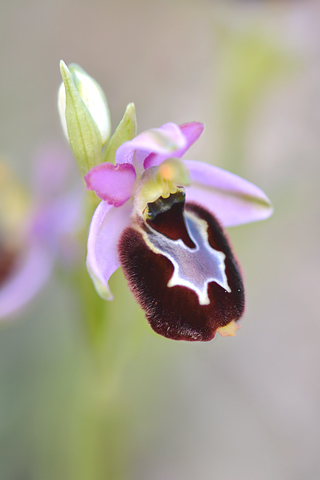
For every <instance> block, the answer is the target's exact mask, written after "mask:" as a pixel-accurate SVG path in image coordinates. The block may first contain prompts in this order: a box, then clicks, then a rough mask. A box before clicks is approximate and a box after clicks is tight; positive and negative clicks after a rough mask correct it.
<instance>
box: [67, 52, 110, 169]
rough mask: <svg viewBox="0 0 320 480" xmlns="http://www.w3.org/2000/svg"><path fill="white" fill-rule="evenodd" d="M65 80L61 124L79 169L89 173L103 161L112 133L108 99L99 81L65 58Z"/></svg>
mask: <svg viewBox="0 0 320 480" xmlns="http://www.w3.org/2000/svg"><path fill="white" fill-rule="evenodd" d="M60 71H61V75H62V80H63V83H62V85H61V86H60V89H59V94H58V109H59V114H60V119H61V124H62V127H63V129H64V132H65V134H66V136H67V138H68V139H69V142H70V146H71V148H72V151H73V154H74V156H75V158H76V160H77V162H78V165H79V168H80V170H81V172H82V174H83V175H85V174H86V173H87V172H88V170H90V168H92V167H94V166H95V165H98V164H99V163H101V161H102V157H101V151H102V147H103V145H104V144H105V143H106V142H107V140H108V138H109V135H110V128H111V126H110V118H109V109H108V105H107V101H106V98H105V96H104V94H103V91H102V90H101V88H100V86H99V85H98V83H97V82H96V81H95V80H94V79H93V78H91V77H90V76H89V75H88V74H87V73H86V72H84V70H82V69H81V68H80V67H79V66H77V65H70V68H68V67H67V66H66V64H65V63H64V62H63V61H61V62H60Z"/></svg>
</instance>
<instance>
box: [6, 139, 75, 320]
mask: <svg viewBox="0 0 320 480" xmlns="http://www.w3.org/2000/svg"><path fill="white" fill-rule="evenodd" d="M72 168H73V160H72V158H70V157H68V156H67V155H66V153H65V151H64V150H63V149H60V148H58V147H56V146H54V147H50V148H46V149H44V150H43V151H41V152H39V155H38V156H37V159H36V162H35V169H34V175H33V185H32V199H31V204H30V205H28V206H27V207H25V211H26V213H25V215H24V218H23V219H21V222H20V223H19V225H18V226H17V227H16V228H15V233H14V235H11V237H10V236H9V238H8V236H6V235H5V234H6V232H0V318H1V319H3V318H6V317H9V316H11V315H12V314H14V313H16V312H17V311H19V310H20V309H22V308H23V307H24V306H25V305H26V304H27V303H28V302H29V301H30V300H31V299H32V298H33V297H34V296H35V295H36V294H37V293H38V292H39V291H40V289H41V288H42V287H43V286H44V284H45V283H46V281H47V280H48V278H49V277H50V275H51V273H52V270H53V267H54V264H55V262H56V261H57V260H62V263H63V264H64V265H68V264H69V265H71V264H72V263H73V262H74V261H75V260H76V258H77V241H76V234H77V232H78V231H79V229H80V227H81V224H82V221H81V215H82V193H81V185H79V186H74V187H72V188H71V189H70V180H71V173H72V170H71V169H72ZM7 188H8V189H9V190H10V186H7ZM68 189H69V190H70V191H69V192H68ZM7 210H8V209H7ZM6 213H7V214H8V215H9V216H10V205H9V211H7V212H6ZM0 215H1V210H0ZM0 225H1V223H0Z"/></svg>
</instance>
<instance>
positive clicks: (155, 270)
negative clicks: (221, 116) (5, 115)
mask: <svg viewBox="0 0 320 480" xmlns="http://www.w3.org/2000/svg"><path fill="white" fill-rule="evenodd" d="M202 131H203V125H202V124H200V123H196V122H192V123H188V124H184V125H180V126H178V125H176V124H174V123H167V124H165V125H163V126H162V127H160V128H157V129H151V130H147V131H145V132H143V133H141V134H139V135H137V136H136V137H135V138H134V139H133V140H131V141H128V142H125V143H123V144H122V145H121V146H120V147H119V148H118V150H117V152H116V164H115V165H113V164H110V163H102V164H101V165H98V166H96V167H94V168H92V169H91V170H90V171H89V172H88V173H87V175H86V177H85V181H86V183H87V188H88V189H89V190H94V191H95V193H96V194H97V195H98V197H100V198H101V199H102V202H101V203H100V204H99V206H98V207H97V209H96V212H95V213H94V216H93V218H92V222H91V226H90V232H89V238H88V253H87V267H88V271H89V273H90V275H91V277H92V279H93V281H94V283H95V286H96V288H97V290H98V292H99V293H100V295H102V296H103V297H105V298H107V299H112V294H111V292H110V289H109V285H108V282H109V278H110V276H111V275H112V273H113V272H114V271H115V270H116V269H117V268H118V267H119V266H120V265H121V266H122V267H123V269H124V273H125V275H126V277H127V280H128V282H129V286H130V289H131V291H132V292H133V294H134V295H135V298H136V299H137V301H138V303H139V304H140V305H141V307H142V308H143V309H144V310H145V312H146V316H147V319H148V321H149V323H150V325H151V327H152V328H153V329H154V330H155V331H156V332H158V333H160V334H161V335H164V336H166V337H169V338H173V339H177V340H191V341H194V340H205V341H206V340H210V339H212V338H213V337H214V335H215V333H216V331H219V333H221V334H222V335H234V332H235V330H236V329H237V328H238V327H237V324H236V323H235V322H236V321H237V320H238V319H239V318H240V317H241V315H242V313H243V311H244V288H243V283H242V278H241V273H240V270H239V266H238V264H237V261H236V260H235V257H234V255H233V253H232V250H231V247H230V245H229V242H228V240H227V238H226V235H225V233H224V231H223V227H230V226H235V225H240V224H242V223H248V222H253V221H257V220H262V219H265V218H267V217H269V216H270V215H271V213H272V207H271V204H270V201H269V199H268V198H267V196H266V195H265V194H264V193H263V192H262V191H261V190H260V189H259V188H258V187H256V186H255V185H253V184H252V183H250V182H248V181H246V180H244V179H242V178H240V177H238V176H237V175H234V174H232V173H229V172H227V171H225V170H222V169H220V168H218V167H214V166H212V165H209V164H206V163H203V162H199V161H194V160H185V161H182V160H178V159H180V158H181V157H182V155H184V153H185V152H186V151H187V150H188V148H189V147H190V146H191V145H192V144H193V143H194V142H195V141H196V140H197V139H198V138H199V136H200V135H201V133H202ZM187 177H188V178H187Z"/></svg>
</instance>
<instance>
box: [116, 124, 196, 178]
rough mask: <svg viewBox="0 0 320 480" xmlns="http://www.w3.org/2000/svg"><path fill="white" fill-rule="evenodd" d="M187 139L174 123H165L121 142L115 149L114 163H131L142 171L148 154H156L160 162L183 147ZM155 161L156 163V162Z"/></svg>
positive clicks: (172, 155)
mask: <svg viewBox="0 0 320 480" xmlns="http://www.w3.org/2000/svg"><path fill="white" fill-rule="evenodd" d="M186 144H187V139H186V137H185V136H184V135H183V133H182V131H181V129H180V128H179V126H178V125H176V124H175V123H166V124H164V125H162V127H160V128H153V129H151V130H146V131H145V132H142V133H140V135H137V136H136V137H135V138H134V139H133V140H130V141H129V142H125V143H123V144H122V145H121V146H120V147H119V148H118V150H117V153H116V163H117V164H122V163H131V164H133V165H134V166H135V168H136V170H137V171H138V172H139V173H142V170H143V163H144V161H145V159H146V158H147V157H148V155H149V154H151V153H152V154H156V157H157V158H159V159H160V160H159V161H158V163H161V162H162V161H163V160H165V159H166V158H169V157H174V156H175V153H176V152H179V151H180V150H182V149H184V148H185V147H186ZM158 163H157V164H158Z"/></svg>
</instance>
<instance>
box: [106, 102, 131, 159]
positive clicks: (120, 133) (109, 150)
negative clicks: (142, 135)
mask: <svg viewBox="0 0 320 480" xmlns="http://www.w3.org/2000/svg"><path fill="white" fill-rule="evenodd" d="M136 135H137V117H136V109H135V106H134V103H129V105H127V108H126V111H125V113H124V115H123V118H122V120H121V121H120V123H119V125H118V126H117V128H116V131H115V132H114V134H113V135H112V137H111V138H110V140H109V142H108V143H107V145H106V148H105V150H104V152H103V161H104V162H111V163H115V158H116V151H117V149H118V148H119V147H120V145H122V144H123V143H124V142H127V141H129V140H132V139H133V138H134V137H135V136H136Z"/></svg>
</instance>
